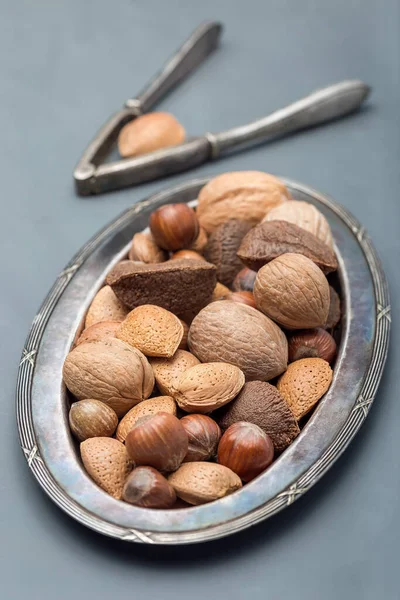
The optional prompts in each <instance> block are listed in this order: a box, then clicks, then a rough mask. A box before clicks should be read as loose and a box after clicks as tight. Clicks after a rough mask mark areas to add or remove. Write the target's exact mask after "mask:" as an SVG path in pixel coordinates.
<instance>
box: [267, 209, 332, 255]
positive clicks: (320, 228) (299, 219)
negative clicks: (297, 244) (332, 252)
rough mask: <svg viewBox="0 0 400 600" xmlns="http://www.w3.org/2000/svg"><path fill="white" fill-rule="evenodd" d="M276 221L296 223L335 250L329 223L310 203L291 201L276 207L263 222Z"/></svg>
mask: <svg viewBox="0 0 400 600" xmlns="http://www.w3.org/2000/svg"><path fill="white" fill-rule="evenodd" d="M275 220H278V221H289V223H294V224H295V225H297V226H298V227H301V228H302V229H305V230H306V231H309V232H310V233H312V234H313V235H315V236H316V237H317V238H318V239H319V240H321V242H324V243H325V244H327V245H328V246H329V247H330V248H333V238H332V232H331V228H330V226H329V223H328V221H327V220H326V218H325V217H324V215H323V214H322V213H321V211H319V210H318V208H316V207H315V206H314V205H313V204H310V203H309V202H303V201H300V200H289V202H285V203H284V205H283V204H281V205H280V206H275V207H274V208H272V209H271V210H270V211H269V212H268V213H267V215H266V216H265V217H264V220H263V222H265V221H275Z"/></svg>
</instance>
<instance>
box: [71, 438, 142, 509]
mask: <svg viewBox="0 0 400 600" xmlns="http://www.w3.org/2000/svg"><path fill="white" fill-rule="evenodd" d="M80 451H81V457H82V462H83V465H84V467H85V469H86V471H87V472H88V474H89V475H90V477H91V478H92V479H93V481H94V482H95V483H97V485H98V486H100V487H101V488H102V489H103V490H105V491H106V492H108V493H109V494H111V496H113V497H114V498H116V499H117V500H119V499H120V498H121V496H122V490H123V488H124V483H125V479H126V478H127V476H128V473H129V471H130V470H131V468H132V464H131V461H130V459H129V456H128V453H127V451H126V448H125V446H124V444H121V442H119V441H118V440H114V439H113V438H109V437H94V438H89V439H88V440H85V441H84V442H82V443H81V446H80Z"/></svg>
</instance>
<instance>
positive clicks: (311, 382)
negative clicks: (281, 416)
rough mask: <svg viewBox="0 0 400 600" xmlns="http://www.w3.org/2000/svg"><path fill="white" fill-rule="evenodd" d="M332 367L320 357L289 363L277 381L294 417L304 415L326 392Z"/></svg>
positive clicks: (299, 417)
mask: <svg viewBox="0 0 400 600" xmlns="http://www.w3.org/2000/svg"><path fill="white" fill-rule="evenodd" d="M331 381H332V369H331V368H330V366H329V363H327V362H326V360H323V359H322V358H303V359H301V360H296V361H295V362H293V363H291V364H290V365H289V366H288V368H287V371H286V372H285V373H284V374H283V375H282V376H281V377H280V379H279V380H278V383H277V388H278V391H279V392H280V393H281V394H282V396H283V397H284V398H285V400H286V402H287V403H288V405H289V407H290V409H291V411H292V412H293V414H294V417H295V418H296V419H297V420H299V419H301V417H303V416H304V415H306V414H307V413H308V412H309V411H310V410H311V409H312V408H313V407H314V406H315V405H316V403H317V402H318V401H319V400H320V399H321V398H322V396H323V395H324V394H325V392H327V390H328V389H329V386H330V385H331Z"/></svg>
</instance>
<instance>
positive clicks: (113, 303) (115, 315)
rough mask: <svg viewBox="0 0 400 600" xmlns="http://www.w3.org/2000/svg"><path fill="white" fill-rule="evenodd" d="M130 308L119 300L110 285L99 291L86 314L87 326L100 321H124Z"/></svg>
mask: <svg viewBox="0 0 400 600" xmlns="http://www.w3.org/2000/svg"><path fill="white" fill-rule="evenodd" d="M128 312H129V309H128V308H126V306H125V305H124V304H123V303H122V302H121V301H120V300H118V298H117V297H116V295H115V294H114V292H113V291H112V289H111V287H110V286H109V285H105V286H104V287H103V288H101V290H100V291H98V292H97V294H96V295H95V297H94V298H93V300H92V303H91V305H90V307H89V310H88V312H87V315H86V321H85V327H90V326H91V325H94V323H99V322H100V321H123V319H125V317H126V315H127V314H128Z"/></svg>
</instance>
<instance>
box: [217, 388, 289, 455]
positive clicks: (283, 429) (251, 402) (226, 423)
mask: <svg viewBox="0 0 400 600" xmlns="http://www.w3.org/2000/svg"><path fill="white" fill-rule="evenodd" d="M213 416H214V418H215V420H216V421H217V423H218V424H219V426H220V427H221V428H222V429H224V430H225V429H228V427H230V426H231V425H233V424H234V423H238V422H240V421H246V422H247V423H253V424H254V425H258V427H260V428H261V429H262V430H263V431H264V432H265V433H266V434H267V435H269V437H270V438H271V440H272V442H273V444H274V448H275V451H276V452H278V453H279V452H283V450H285V448H287V447H288V446H289V445H290V444H291V443H292V442H293V440H294V439H295V438H296V437H297V436H298V435H299V433H300V429H299V426H298V424H297V421H296V419H295V418H294V416H293V413H292V411H291V410H290V408H289V405H288V403H287V402H286V400H285V399H284V398H283V396H282V395H281V394H280V393H279V392H278V390H277V389H276V387H275V386H274V385H271V384H270V383H267V382H266V381H249V382H248V383H246V384H245V385H244V387H243V389H242V390H241V392H240V394H239V395H238V397H237V398H236V399H235V400H233V401H232V402H230V403H229V404H227V405H226V406H224V407H223V408H221V409H220V410H219V411H218V412H217V413H216V414H215V415H213Z"/></svg>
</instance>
